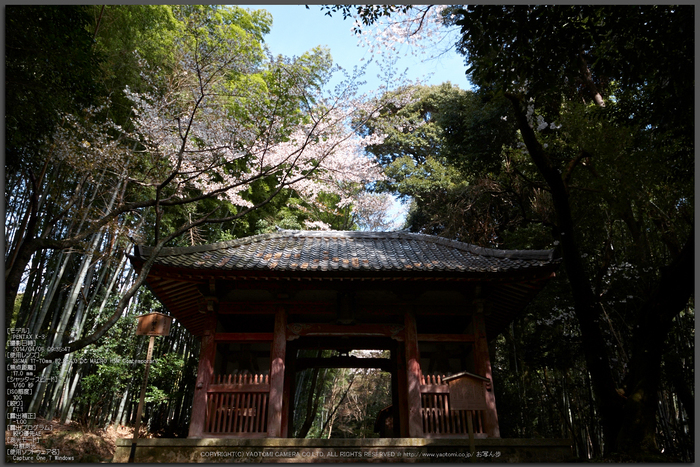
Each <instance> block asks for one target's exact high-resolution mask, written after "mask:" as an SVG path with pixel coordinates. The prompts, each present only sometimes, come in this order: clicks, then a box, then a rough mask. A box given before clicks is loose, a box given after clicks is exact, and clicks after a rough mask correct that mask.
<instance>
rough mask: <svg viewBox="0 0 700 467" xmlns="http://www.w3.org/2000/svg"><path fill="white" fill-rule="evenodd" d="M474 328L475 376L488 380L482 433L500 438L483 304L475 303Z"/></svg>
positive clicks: (480, 301)
mask: <svg viewBox="0 0 700 467" xmlns="http://www.w3.org/2000/svg"><path fill="white" fill-rule="evenodd" d="M472 322H473V326H474V369H475V370H476V374H477V375H480V376H484V377H485V378H488V380H489V383H486V384H487V386H486V410H485V411H484V418H483V420H484V431H485V432H486V435H487V436H488V437H489V438H500V437H501V431H500V430H499V428H498V412H497V411H496V395H495V393H494V390H493V378H492V375H491V359H490V358H489V347H488V342H487V340H486V325H485V323H484V302H483V300H477V301H476V310H475V312H474V315H473V317H472Z"/></svg>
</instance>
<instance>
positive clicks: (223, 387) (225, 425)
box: [204, 374, 270, 438]
mask: <svg viewBox="0 0 700 467" xmlns="http://www.w3.org/2000/svg"><path fill="white" fill-rule="evenodd" d="M269 395H270V382H269V377H268V375H249V374H234V375H214V377H213V380H212V382H211V383H210V385H209V390H208V391H207V415H206V419H205V423H204V432H205V433H207V434H208V435H214V436H216V435H225V436H227V437H246V438H252V437H264V436H266V435H267V405H268V398H269Z"/></svg>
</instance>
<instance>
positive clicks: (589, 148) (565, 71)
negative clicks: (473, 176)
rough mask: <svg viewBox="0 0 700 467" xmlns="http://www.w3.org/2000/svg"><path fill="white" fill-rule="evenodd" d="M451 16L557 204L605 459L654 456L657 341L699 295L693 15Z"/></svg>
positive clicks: (572, 9)
mask: <svg viewBox="0 0 700 467" xmlns="http://www.w3.org/2000/svg"><path fill="white" fill-rule="evenodd" d="M455 13H456V18H457V20H456V24H457V25H459V26H461V28H462V40H461V41H460V43H459V47H460V50H461V51H462V52H463V53H464V54H465V55H466V57H467V63H468V65H469V70H468V71H469V73H470V76H471V79H472V80H473V82H474V83H475V84H477V85H478V86H479V87H480V88H481V89H482V90H483V91H485V92H487V93H490V94H491V95H492V96H498V95H502V96H505V97H506V98H507V99H508V100H509V101H510V102H511V103H512V108H513V112H514V115H515V118H516V123H517V127H518V129H519V131H520V135H521V137H522V139H523V143H524V145H525V147H526V149H527V153H528V154H529V157H530V159H531V161H532V163H534V164H535V166H536V167H537V171H538V172H539V177H541V180H543V181H544V182H545V183H546V189H547V191H548V192H549V195H550V196H551V200H552V208H553V221H554V226H555V229H554V233H555V236H556V238H557V239H558V240H559V241H561V246H562V255H563V258H564V262H565V270H566V274H567V276H568V280H569V284H570V286H571V289H572V298H573V302H574V310H575V314H576V317H577V320H578V322H579V325H580V328H581V333H582V344H583V345H582V350H583V353H584V354H585V355H586V361H587V367H588V370H589V371H590V373H591V377H592V384H593V387H594V390H595V397H596V400H597V403H598V407H599V413H600V416H601V418H602V426H603V432H604V439H605V449H606V452H614V451H616V450H619V451H621V452H626V453H638V452H645V453H653V452H655V451H656V450H657V444H656V440H655V432H656V412H657V405H658V403H657V402H658V390H659V388H660V377H661V366H662V357H661V356H662V354H663V349H664V342H665V340H666V338H667V336H668V335H669V334H668V333H669V329H671V327H672V323H673V320H674V318H675V317H676V316H677V315H678V314H679V313H681V312H683V310H684V309H685V307H686V305H687V303H688V301H689V299H690V297H691V295H692V292H693V284H692V260H691V259H690V256H689V255H692V251H693V248H692V247H693V233H692V232H693V230H692V225H693V215H692V206H693V201H692V199H693V188H692V182H693V170H692V168H693V164H694V159H693V157H694V154H693V149H694V148H693V99H692V96H693V92H694V91H693V90H694V76H693V54H692V50H693V25H694V18H693V13H694V12H693V8H692V7H690V6H687V7H686V6H681V7H676V6H629V7H620V6H555V7H552V6H513V7H511V6H469V7H466V8H461V9H456V10H455ZM683 258H685V260H684V259H683ZM671 284H673V286H672V285H671ZM625 294H626V295H625ZM630 297H632V298H634V299H635V303H634V304H633V305H630V304H628V303H627V299H629V298H630ZM636 300H638V301H636ZM610 306H613V307H614V309H615V310H616V312H617V313H619V314H620V316H622V317H623V318H622V320H621V321H620V322H619V323H618V326H620V327H619V328H618V329H619V330H620V334H619V335H616V336H615V338H616V339H612V338H611V336H609V335H606V332H605V331H606V329H605V326H601V323H602V322H603V320H606V319H607V320H608V321H610V318H606V317H607V316H608V315H607V313H606V311H605V310H606V307H610ZM620 336H621V337H620ZM616 341H617V343H620V344H622V345H623V346H624V347H625V348H626V353H624V355H623V356H624V357H625V358H624V359H625V360H627V361H626V362H625V365H623V367H622V368H621V367H619V366H618V365H617V364H616V363H615V362H619V360H620V359H619V358H618V356H619V355H616V352H617V351H616V350H615V349H614V346H613V345H612V344H615V343H616ZM686 408H687V407H686Z"/></svg>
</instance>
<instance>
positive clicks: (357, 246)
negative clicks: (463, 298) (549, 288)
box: [136, 230, 555, 273]
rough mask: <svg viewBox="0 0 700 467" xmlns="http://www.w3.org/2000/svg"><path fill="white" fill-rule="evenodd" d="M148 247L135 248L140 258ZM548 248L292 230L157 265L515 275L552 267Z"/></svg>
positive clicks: (185, 251)
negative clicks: (492, 246)
mask: <svg viewBox="0 0 700 467" xmlns="http://www.w3.org/2000/svg"><path fill="white" fill-rule="evenodd" d="M151 251H152V248H150V247H139V248H138V251H137V253H136V256H137V257H139V256H140V257H141V259H145V258H146V257H147V256H148V255H149V254H150V253H151ZM554 262H555V260H554V258H553V251H552V250H495V249H488V248H481V247H477V246H474V245H470V244H467V243H462V242H458V241H454V240H448V239H444V238H441V237H435V236H430V235H422V234H414V233H406V232H341V231H292V230H282V231H279V232H277V233H272V234H264V235H256V236H252V237H247V238H242V239H238V240H232V241H228V242H220V243H214V244H209V245H201V246H193V247H187V248H164V249H163V250H162V251H161V252H160V254H159V255H158V259H157V260H156V264H158V265H162V266H171V267H179V268H187V269H200V270H220V271H275V272H295V273H304V272H344V271H345V272H353V271H355V272H361V271H365V272H372V271H376V272H399V271H401V272H403V273H406V272H423V273H424V272H426V271H433V272H447V273H484V272H496V273H497V272H519V271H524V270H526V269H529V268H532V267H535V268H536V267H539V266H547V265H551V264H552V263H554Z"/></svg>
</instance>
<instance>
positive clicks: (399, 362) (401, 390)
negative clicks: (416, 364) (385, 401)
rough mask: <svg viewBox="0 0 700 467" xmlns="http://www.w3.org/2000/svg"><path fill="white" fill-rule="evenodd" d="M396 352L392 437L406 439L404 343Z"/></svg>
mask: <svg viewBox="0 0 700 467" xmlns="http://www.w3.org/2000/svg"><path fill="white" fill-rule="evenodd" d="M397 347H398V349H397V351H396V380H397V390H398V400H399V407H398V411H395V413H398V419H397V418H394V436H398V437H400V438H408V437H409V436H408V403H407V402H406V398H407V397H408V384H407V383H406V351H405V345H404V342H400V343H399V345H398V346H397Z"/></svg>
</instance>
